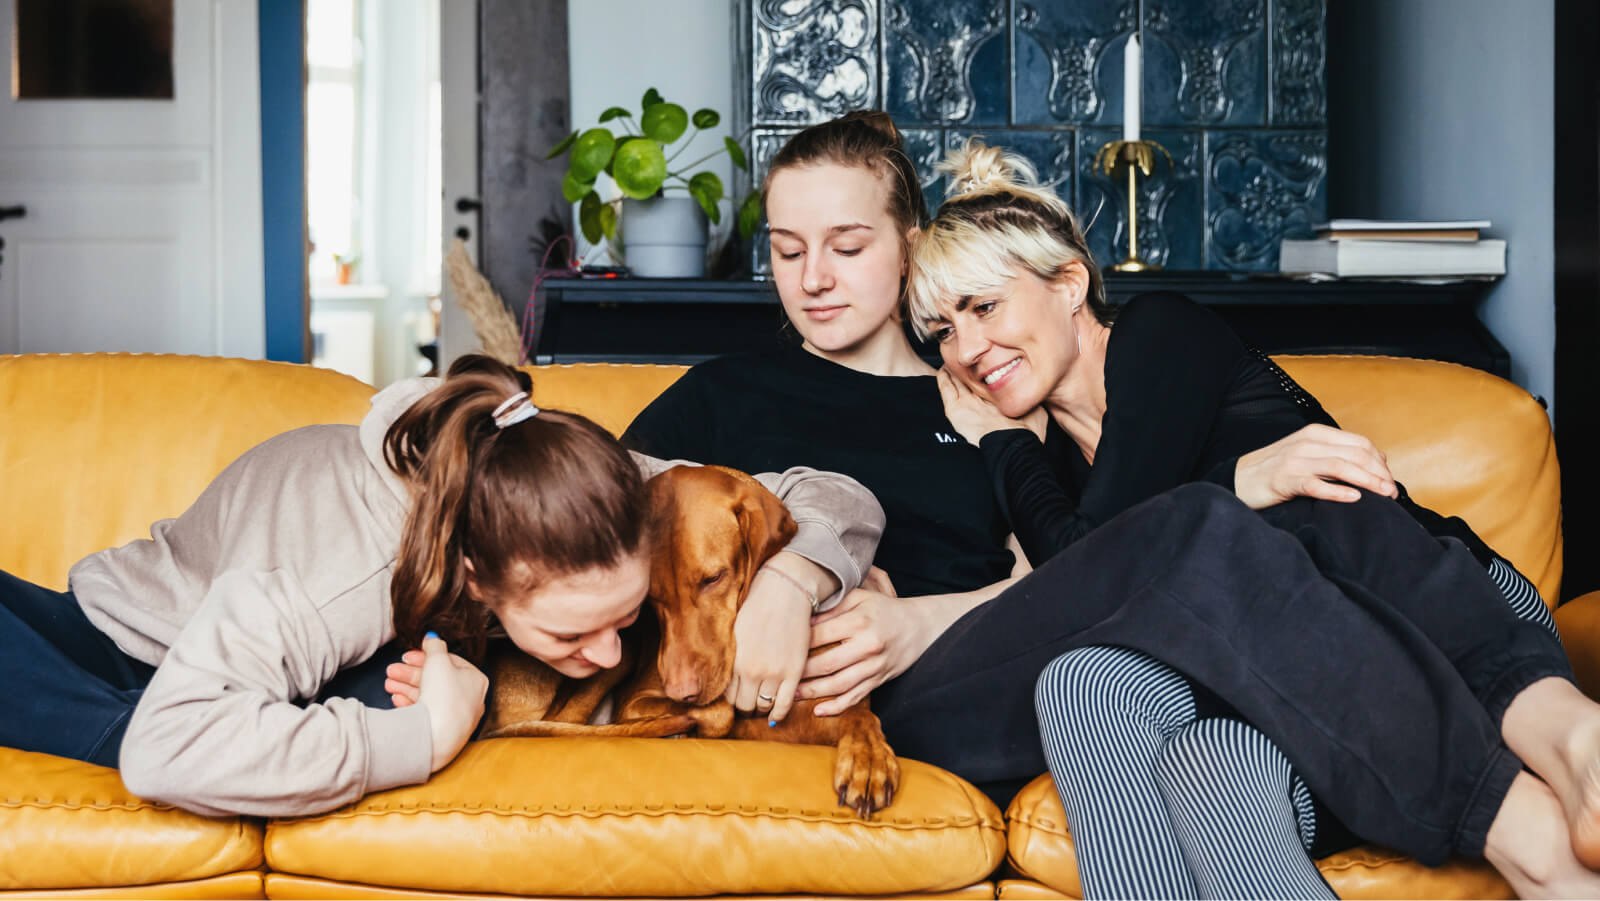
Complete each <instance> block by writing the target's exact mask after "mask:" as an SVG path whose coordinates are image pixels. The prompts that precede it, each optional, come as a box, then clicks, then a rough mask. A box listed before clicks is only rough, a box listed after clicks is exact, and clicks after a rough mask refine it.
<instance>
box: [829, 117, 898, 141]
mask: <svg viewBox="0 0 1600 901" xmlns="http://www.w3.org/2000/svg"><path fill="white" fill-rule="evenodd" d="M838 121H840V122H856V123H859V124H861V125H865V126H867V127H868V128H870V129H872V130H873V131H875V132H878V133H879V134H881V135H883V136H884V137H886V138H888V139H889V140H891V141H894V142H895V143H896V144H898V143H900V129H898V128H896V127H895V124H894V119H893V118H891V117H890V116H889V114H888V113H886V112H884V111H883V110H880V109H858V110H851V111H850V112H848V113H845V114H844V115H842V116H840V117H839V119H838Z"/></svg>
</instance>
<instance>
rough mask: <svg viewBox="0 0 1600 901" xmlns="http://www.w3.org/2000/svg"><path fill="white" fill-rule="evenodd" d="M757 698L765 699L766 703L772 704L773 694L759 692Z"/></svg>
mask: <svg viewBox="0 0 1600 901" xmlns="http://www.w3.org/2000/svg"><path fill="white" fill-rule="evenodd" d="M756 700H758V701H765V702H766V703H768V704H771V703H772V695H763V694H758V695H756Z"/></svg>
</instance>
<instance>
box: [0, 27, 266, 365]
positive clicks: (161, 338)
mask: <svg viewBox="0 0 1600 901" xmlns="http://www.w3.org/2000/svg"><path fill="white" fill-rule="evenodd" d="M256 13H257V8H256V2H255V0H174V2H173V14H172V27H173V35H172V85H173V98H172V99H170V100H83V99H73V100H43V99H31V100H30V99H18V98H17V97H16V96H15V94H16V91H17V87H16V78H15V77H13V80H12V81H13V83H12V85H11V87H10V89H9V90H6V91H4V92H3V94H0V207H13V206H22V207H24V208H25V210H26V213H25V215H23V216H22V217H21V218H12V219H7V220H5V221H0V239H4V241H5V246H4V249H3V250H0V353H31V352H71V351H149V352H171V353H192V354H222V355H227V356H243V357H260V356H262V355H263V353H264V351H265V324H264V322H263V307H264V287H263V284H262V282H263V275H262V273H263V263H262V247H261V141H260V128H261V126H260V109H261V106H260V73H259V64H258V59H259V52H258V48H257V19H256ZM15 28H16V14H15V0H0V52H4V53H11V52H14V49H13V48H15V47H16V46H17V42H18V41H19V40H22V41H26V40H27V36H25V35H24V36H22V37H20V38H19V37H18V36H16V35H14V34H13V31H14V29H15ZM11 62H12V65H11V66H10V67H9V68H10V69H11V70H12V71H13V72H15V71H16V62H15V60H12V61H11Z"/></svg>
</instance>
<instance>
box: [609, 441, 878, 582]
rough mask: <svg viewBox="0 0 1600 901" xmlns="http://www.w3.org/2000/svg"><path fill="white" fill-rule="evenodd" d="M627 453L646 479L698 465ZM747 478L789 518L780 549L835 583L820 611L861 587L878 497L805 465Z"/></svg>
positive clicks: (871, 550) (873, 540) (874, 546)
mask: <svg viewBox="0 0 1600 901" xmlns="http://www.w3.org/2000/svg"><path fill="white" fill-rule="evenodd" d="M632 453H633V459H634V462H635V463H637V464H639V471H640V472H641V473H642V474H643V475H644V477H645V478H646V479H649V478H651V477H652V476H654V475H656V474H657V473H659V472H662V471H664V470H667V469H670V468H672V467H674V466H699V465H700V464H698V463H693V462H691V461H688V460H658V459H656V458H655V457H649V456H646V455H644V454H641V453H638V452H636V451H635V452H632ZM752 475H754V477H755V479H756V481H758V482H760V483H761V484H762V485H764V486H765V487H766V489H767V490H768V491H771V492H772V493H773V494H775V495H777V496H778V499H779V500H781V501H783V505H784V506H785V507H786V508H788V510H789V515H790V516H792V517H794V522H795V526H796V527H797V528H796V531H795V535H794V538H792V539H790V541H789V544H788V545H787V546H785V548H784V550H788V551H793V552H795V553H796V554H799V555H800V556H802V557H804V558H806V559H807V560H810V561H811V562H812V563H815V564H817V565H818V566H820V567H822V568H823V569H826V570H827V571H828V572H831V573H833V576H834V578H836V579H838V580H839V590H838V591H837V592H836V593H834V594H833V595H832V596H830V597H829V598H827V599H826V600H824V601H823V603H822V608H823V609H826V608H828V607H831V606H832V605H834V604H836V603H838V601H839V599H840V598H842V597H844V595H845V593H846V592H848V591H850V590H851V589H853V588H855V587H857V586H858V585H860V584H861V580H862V579H863V578H865V577H866V574H867V568H868V567H870V566H871V565H872V558H873V555H874V554H876V553H877V552H878V539H879V538H881V537H883V523H884V515H883V507H882V506H881V505H879V503H878V499H877V498H876V497H874V496H873V495H872V492H871V491H868V490H867V488H866V486H864V485H862V484H861V483H860V482H857V481H856V480H855V479H852V478H850V477H849V476H844V475H840V474H838V473H834V472H824V471H822V470H818V469H811V468H809V467H806V466H795V467H792V468H790V469H786V470H784V471H783V472H777V473H774V472H763V473H753V474H752Z"/></svg>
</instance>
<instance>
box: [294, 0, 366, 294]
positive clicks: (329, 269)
mask: <svg viewBox="0 0 1600 901" xmlns="http://www.w3.org/2000/svg"><path fill="white" fill-rule="evenodd" d="M358 6H359V4H358V3H357V2H356V0H307V2H306V66H307V70H308V71H307V80H306V218H307V221H308V224H309V229H310V233H311V243H312V245H313V247H312V252H311V265H310V272H311V280H312V281H313V282H321V283H329V282H335V281H340V280H341V279H339V278H338V274H339V273H338V268H339V267H338V264H339V262H340V261H344V262H346V263H349V264H351V265H355V264H358V263H359V260H360V256H361V178H360V169H359V165H360V160H361V115H362V108H361V88H362V85H361V38H360V24H361V23H360V13H359V11H358ZM347 271H348V270H347Z"/></svg>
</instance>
